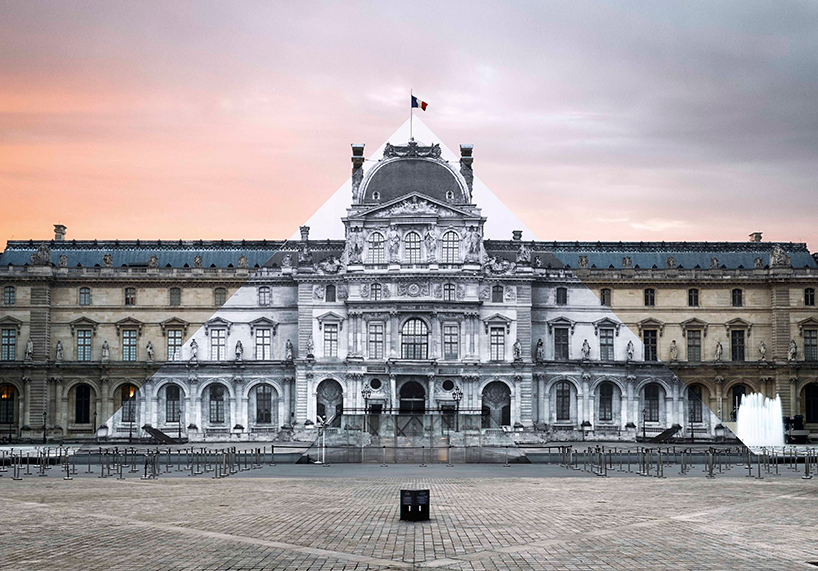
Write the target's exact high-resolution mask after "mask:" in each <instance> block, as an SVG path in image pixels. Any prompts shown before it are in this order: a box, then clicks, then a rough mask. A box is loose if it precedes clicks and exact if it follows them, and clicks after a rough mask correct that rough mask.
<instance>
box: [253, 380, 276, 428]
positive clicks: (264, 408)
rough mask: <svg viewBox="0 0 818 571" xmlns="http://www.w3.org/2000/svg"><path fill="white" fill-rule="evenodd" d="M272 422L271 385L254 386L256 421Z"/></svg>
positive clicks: (261, 422) (260, 422)
mask: <svg viewBox="0 0 818 571" xmlns="http://www.w3.org/2000/svg"><path fill="white" fill-rule="evenodd" d="M271 422H273V387H271V386H270V385H259V386H257V387H256V423H258V424H270V423H271Z"/></svg>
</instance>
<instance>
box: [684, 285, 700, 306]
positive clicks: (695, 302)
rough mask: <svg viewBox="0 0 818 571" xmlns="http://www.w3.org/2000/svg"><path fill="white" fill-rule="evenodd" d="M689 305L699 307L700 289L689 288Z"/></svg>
mask: <svg viewBox="0 0 818 571" xmlns="http://www.w3.org/2000/svg"><path fill="white" fill-rule="evenodd" d="M687 305H688V307H699V290H697V289H695V288H692V289H689V290H687Z"/></svg>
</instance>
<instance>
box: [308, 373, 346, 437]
mask: <svg viewBox="0 0 818 571" xmlns="http://www.w3.org/2000/svg"><path fill="white" fill-rule="evenodd" d="M315 399H316V403H315V414H316V416H320V417H321V418H323V419H325V420H326V419H328V418H330V417H332V416H334V418H333V419H332V422H331V423H330V426H341V417H342V416H343V414H344V389H342V388H341V385H340V383H339V382H338V381H336V380H334V379H324V380H323V381H321V384H319V385H318V390H317V391H316V393H315Z"/></svg>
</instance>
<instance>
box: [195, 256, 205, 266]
mask: <svg viewBox="0 0 818 571" xmlns="http://www.w3.org/2000/svg"><path fill="white" fill-rule="evenodd" d="M203 261H204V259H203V258H202V255H201V254H196V255H195V256H193V267H194V268H201V267H202V262H203Z"/></svg>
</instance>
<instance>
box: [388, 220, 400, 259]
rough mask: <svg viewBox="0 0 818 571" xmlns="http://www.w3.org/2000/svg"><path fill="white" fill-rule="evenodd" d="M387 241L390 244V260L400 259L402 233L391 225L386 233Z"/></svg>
mask: <svg viewBox="0 0 818 571" xmlns="http://www.w3.org/2000/svg"><path fill="white" fill-rule="evenodd" d="M386 241H387V243H388V246H389V261H390V262H399V261H400V233H398V230H397V228H395V227H394V226H390V227H389V232H387V235H386Z"/></svg>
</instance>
